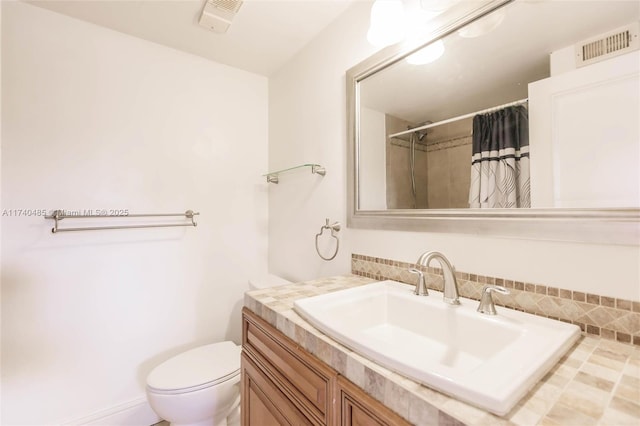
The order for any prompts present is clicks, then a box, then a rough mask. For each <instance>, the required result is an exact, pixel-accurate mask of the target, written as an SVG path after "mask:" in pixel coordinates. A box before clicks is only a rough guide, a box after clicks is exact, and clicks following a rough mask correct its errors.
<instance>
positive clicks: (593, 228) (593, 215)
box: [346, 0, 640, 245]
mask: <svg viewBox="0 0 640 426" xmlns="http://www.w3.org/2000/svg"><path fill="white" fill-rule="evenodd" d="M512 1H514V0H484V1H483V2H482V3H478V2H462V3H461V4H460V6H461V7H457V8H454V9H456V10H455V11H451V12H450V13H449V14H448V15H447V16H444V17H442V18H441V19H440V25H437V26H436V27H437V29H436V30H434V31H433V32H432V33H431V34H429V35H428V36H427V37H426V38H425V39H423V40H421V41H419V42H414V43H411V44H410V43H406V42H405V43H398V44H396V45H393V46H389V47H387V48H385V49H383V50H381V51H379V52H377V53H375V54H373V55H372V56H371V57H369V58H368V59H365V60H364V61H362V62H361V63H359V64H358V65H356V66H354V67H352V68H351V69H349V70H348V71H347V73H346V89H347V143H348V157H347V161H348V163H347V168H348V173H347V185H348V190H347V196H348V202H347V204H348V216H347V226H348V227H351V228H362V229H377V230H402V231H414V232H415V231H420V232H445V233H457V234H475V235H482V236H488V237H501V238H504V237H507V238H518V239H534V240H547V241H549V240H550V241H569V242H580V243H604V244H619V245H638V244H640V209H638V208H608V209H591V208H555V209H549V208H547V209H537V208H529V209H486V210H484V209H432V210H418V209H396V210H360V209H359V208H358V199H359V189H358V184H359V182H358V175H359V170H360V164H359V152H360V149H359V144H360V132H359V121H360V120H359V119H360V117H359V112H360V103H359V101H360V98H359V82H360V81H362V80H364V79H365V78H367V77H368V76H371V75H372V74H374V73H376V72H379V71H381V70H383V69H385V68H387V67H389V66H391V65H393V64H395V63H396V62H398V61H400V60H402V59H404V58H405V57H406V56H408V55H410V54H411V53H413V52H416V51H417V50H420V49H421V48H422V47H424V46H426V45H427V44H429V43H431V42H434V41H436V40H438V39H440V38H443V37H445V36H447V35H448V34H450V33H452V32H454V31H456V30H458V29H460V28H461V27H463V26H464V25H467V24H469V23H471V22H473V21H475V20H477V19H479V18H481V17H483V16H485V15H487V14H489V13H491V12H493V11H495V10H497V9H499V8H501V7H503V6H506V5H507V4H509V3H511V2H512ZM452 13H453V14H455V16H451V15H452Z"/></svg>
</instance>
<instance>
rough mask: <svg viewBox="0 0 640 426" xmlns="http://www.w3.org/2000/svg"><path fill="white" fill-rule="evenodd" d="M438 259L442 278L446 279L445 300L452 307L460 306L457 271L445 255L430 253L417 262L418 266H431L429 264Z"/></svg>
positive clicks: (423, 255)
mask: <svg viewBox="0 0 640 426" xmlns="http://www.w3.org/2000/svg"><path fill="white" fill-rule="evenodd" d="M433 259H437V260H438V261H439V262H440V266H441V267H442V277H443V279H444V289H443V300H444V301H445V303H448V304H450V305H459V304H460V299H459V298H458V297H459V294H458V280H457V279H456V270H455V268H454V267H453V266H452V265H451V263H450V262H449V261H448V260H447V258H446V257H445V255H444V254H442V253H440V252H437V251H428V252H425V253H422V255H421V256H420V257H419V258H418V261H417V262H416V264H417V265H422V266H429V263H430V262H431V261H432V260H433Z"/></svg>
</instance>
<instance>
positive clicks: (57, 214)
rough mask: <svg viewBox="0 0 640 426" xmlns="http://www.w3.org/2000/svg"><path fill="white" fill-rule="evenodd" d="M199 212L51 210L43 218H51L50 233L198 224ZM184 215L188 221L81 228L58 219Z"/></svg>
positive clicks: (107, 218) (106, 218) (122, 218)
mask: <svg viewBox="0 0 640 426" xmlns="http://www.w3.org/2000/svg"><path fill="white" fill-rule="evenodd" d="M199 214H200V213H198V212H194V211H193V210H187V211H186V212H184V213H155V214H129V213H128V212H127V213H126V214H124V213H123V214H105V215H100V214H79V213H78V214H74V213H71V214H69V213H67V212H66V211H65V210H53V211H52V212H51V214H50V215H46V216H45V217H44V218H45V219H53V220H54V225H53V228H51V233H52V234H57V233H59V232H70V231H98V230H103V229H134V228H138V229H139V228H171V227H176V226H198V223H197V222H196V216H198V215H199ZM171 216H176V217H184V218H186V219H189V221H190V222H186V223H153V224H135V225H117V226H85V227H82V228H60V221H61V220H62V219H100V220H102V219H104V220H110V219H121V220H124V219H131V218H141V217H171Z"/></svg>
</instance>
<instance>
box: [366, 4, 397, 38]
mask: <svg viewBox="0 0 640 426" xmlns="http://www.w3.org/2000/svg"><path fill="white" fill-rule="evenodd" d="M404 21H405V16H404V5H403V4H402V1H401V0H376V1H375V3H373V6H372V7H371V24H370V25H369V32H368V33H367V40H368V41H369V43H371V44H372V45H374V46H375V47H385V46H390V45H392V44H395V43H398V42H399V41H401V40H402V39H403V38H404V37H405V34H406V32H405V25H404V23H405V22H404Z"/></svg>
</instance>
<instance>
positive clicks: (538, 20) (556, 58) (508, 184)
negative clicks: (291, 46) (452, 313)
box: [346, 0, 640, 244]
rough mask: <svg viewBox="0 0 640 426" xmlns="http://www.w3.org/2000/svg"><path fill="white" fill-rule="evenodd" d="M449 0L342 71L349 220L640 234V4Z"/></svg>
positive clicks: (548, 236) (479, 229)
mask: <svg viewBox="0 0 640 426" xmlns="http://www.w3.org/2000/svg"><path fill="white" fill-rule="evenodd" d="M414 3H415V2H414ZM417 3H418V4H419V3H421V2H417ZM440 3H442V2H440ZM450 3H451V4H453V6H452V8H451V10H450V11H448V12H447V13H445V14H443V15H442V16H440V17H439V18H436V19H435V20H434V21H433V22H435V23H432V26H433V30H431V31H430V33H429V34H428V35H426V36H425V37H424V38H423V39H422V40H421V41H419V42H403V43H398V44H396V45H393V46H390V47H387V48H385V49H383V50H381V51H380V52H378V53H377V54H375V55H373V56H372V57H370V58H368V59H367V60H365V61H363V62H362V63H360V64H358V65H356V66H355V67H353V68H352V69H350V70H348V71H347V79H346V81H347V126H348V142H349V181H348V185H349V191H348V196H349V200H348V201H349V217H348V224H349V226H351V227H357V228H369V229H398V230H410V231H429V232H453V233H473V234H481V235H492V236H499V237H515V238H533V239H544V240H562V241H576V242H597V243H609V244H638V242H639V241H640V119H639V117H640V50H638V49H637V46H638V43H640V40H639V38H638V21H639V20H640V4H639V3H638V2H634V1H614V0H600V1H598V0H595V1H558V0H529V1H527V0H522V1H521V0H486V1H482V2H477V1H476V2H464V1H462V2H461V1H456V0H451V1H450Z"/></svg>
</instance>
